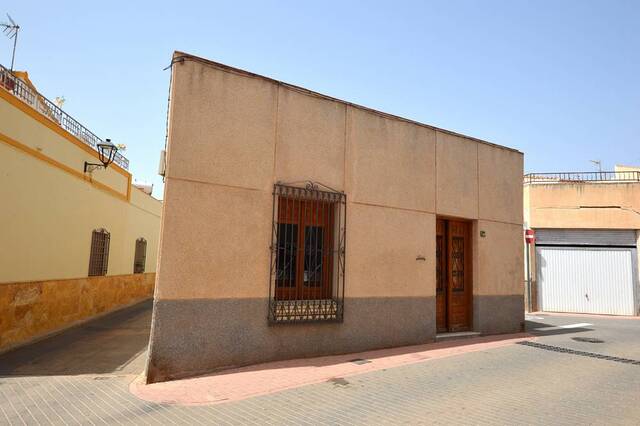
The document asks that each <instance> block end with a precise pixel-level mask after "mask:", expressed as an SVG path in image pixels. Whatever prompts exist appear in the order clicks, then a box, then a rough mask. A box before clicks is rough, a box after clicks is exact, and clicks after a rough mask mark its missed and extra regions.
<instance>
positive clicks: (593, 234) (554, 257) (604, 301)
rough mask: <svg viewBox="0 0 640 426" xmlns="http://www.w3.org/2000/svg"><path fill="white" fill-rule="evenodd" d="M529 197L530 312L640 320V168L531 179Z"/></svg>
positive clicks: (526, 190) (527, 183)
mask: <svg viewBox="0 0 640 426" xmlns="http://www.w3.org/2000/svg"><path fill="white" fill-rule="evenodd" d="M523 194H524V220H525V226H527V227H529V228H531V229H533V230H535V234H536V241H535V244H532V245H530V246H529V247H528V250H529V257H530V259H531V266H530V271H531V306H530V308H531V309H532V310H543V311H559V312H581V313H594V314H610V315H639V314H640V284H639V281H638V276H639V275H640V274H639V272H640V271H639V270H638V264H639V263H640V259H639V258H638V249H637V248H638V245H640V167H631V166H616V167H615V170H614V171H611V172H586V173H532V174H528V175H526V176H525V180H524V191H523ZM527 293H528V292H527ZM527 305H528V303H527Z"/></svg>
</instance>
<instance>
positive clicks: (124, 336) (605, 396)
mask: <svg viewBox="0 0 640 426" xmlns="http://www.w3.org/2000/svg"><path fill="white" fill-rule="evenodd" d="M150 307H151V305H150V303H145V304H142V305H138V306H136V307H133V308H130V309H128V310H126V311H124V312H120V313H117V314H114V315H111V316H108V317H105V318H103V319H99V320H97V321H94V322H91V323H88V324H86V325H84V326H81V327H78V328H75V329H73V330H71V331H69V332H66V333H64V334H61V335H58V336H55V337H53V338H50V339H48V340H45V341H42V342H40V343H37V344H34V345H31V346H29V347H26V348H22V349H19V350H17V351H14V352H11V353H8V354H5V355H2V356H0V423H8V424H93V425H98V424H114V423H115V424H313V425H316V424H338V423H342V424H382V423H386V424H432V423H433V424H451V423H455V424H479V423H483V424H484V423H486V424H511V425H512V424H636V425H637V424H640V404H639V403H638V395H640V362H639V361H640V320H637V319H617V318H605V317H579V316H548V315H544V314H536V315H533V316H531V317H530V318H529V321H528V323H527V326H528V331H530V332H531V333H533V334H535V335H536V336H539V338H538V339H536V340H534V341H531V342H526V343H525V344H512V345H509V346H504V347H499V348H493V349H488V350H482V351H476V352H470V353H465V354H462V355H456V356H451V357H447V358H442V359H434V360H430V361H426V362H417V363H414V364H410V365H404V366H399V367H395V368H388V369H385V370H380V371H373V372H368V373H364V374H360V375H356V376H349V377H346V378H335V379H333V380H330V381H327V382H323V383H318V384H312V385H307V386H303V387H299V388H295V389H290V390H285V391H281V392H277V393H272V394H268V395H263V396H258V397H253V398H249V399H245V400H241V401H235V402H228V403H221V404H217V405H207V406H186V407H184V406H176V405H168V404H155V403H150V402H145V401H142V400H139V399H137V398H136V397H135V396H133V395H132V394H130V393H129V390H128V385H129V383H130V382H131V381H132V380H133V379H134V378H135V377H136V375H137V374H138V373H139V372H140V371H141V370H142V368H143V365H144V351H145V348H146V342H147V338H148V330H149V321H150V316H151V312H150Z"/></svg>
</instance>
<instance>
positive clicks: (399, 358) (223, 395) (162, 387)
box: [129, 333, 535, 405]
mask: <svg viewBox="0 0 640 426" xmlns="http://www.w3.org/2000/svg"><path fill="white" fill-rule="evenodd" d="M534 339H535V337H533V336H531V335H529V334H526V333H518V334H505V335H500V336H486V337H477V338H471V339H464V340H456V341H451V342H438V343H430V344H425V345H416V346H404V347H400V348H392V349H382V350H376V351H369V352H359V353H352V354H347V355H336V356H325V357H318V358H305V359H295V360H290V361H278V362H269V363H264V364H257V365H252V366H248V367H242V368H235V369H229V370H225V371H222V372H220V373H217V374H213V375H209V376H201V377H194V378H191V379H183V380H175V381H171V382H164V383H154V384H151V385H146V384H144V380H143V378H142V377H139V378H138V379H137V380H134V381H133V382H132V383H131V385H130V387H129V390H130V391H131V393H133V394H134V395H135V396H137V397H138V398H140V399H143V400H145V401H150V402H158V403H164V404H178V405H207V404H217V403H222V402H228V401H238V400H242V399H246V398H249V397H252V396H258V395H267V394H271V393H275V392H279V391H282V390H285V389H292V388H297V387H300V386H304V385H309V384H314V383H321V382H326V381H328V380H331V379H336V378H341V377H348V376H353V375H357V374H361V373H366V372H370V371H377V370H383V369H387V368H393V367H398V366H401V365H407V364H414V363H417V362H423V361H429V360H433V359H438V358H446V357H450V356H455V355H459V354H464V353H469V352H477V351H484V350H488V349H493V348H500V347H504V346H508V345H512V344H514V343H516V342H521V341H525V340H534ZM355 359H364V360H368V361H370V362H368V363H364V364H356V363H354V362H352V361H353V360H355Z"/></svg>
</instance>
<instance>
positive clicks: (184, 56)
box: [171, 50, 524, 155]
mask: <svg viewBox="0 0 640 426" xmlns="http://www.w3.org/2000/svg"><path fill="white" fill-rule="evenodd" d="M184 60H193V61H195V62H199V63H202V64H204V65H209V66H213V67H214V68H218V69H220V70H223V71H228V72H232V73H236V74H240V75H244V76H247V77H253V78H259V79H262V80H266V81H269V82H271V83H275V84H277V85H281V86H284V87H287V88H290V89H293V90H296V91H299V92H302V93H306V94H308V95H312V96H317V97H319V98H323V99H327V100H330V101H334V102H339V103H341V104H344V105H347V106H350V107H353V108H358V109H360V110H363V111H367V112H370V113H373V114H376V115H380V116H382V117H385V118H391V119H394V120H399V121H404V122H406V123H411V124H415V125H418V126H420V127H426V128H428V129H432V130H435V131H438V132H442V133H446V134H449V135H453V136H458V137H462V138H465V139H470V140H472V141H475V142H478V143H481V144H484V145H489V146H492V147H494V148H501V149H504V150H507V151H511V152H515V153H518V154H521V155H524V153H523V152H522V151H520V150H517V149H515V148H510V147H508V146H504V145H499V144H497V143H493V142H489V141H486V140H484V139H479V138H476V137H474V136H469V135H465V134H463V133H458V132H454V131H452V130H447V129H443V128H441V127H437V126H433V125H430V124H426V123H421V122H419V121H415V120H411V119H409V118H405V117H401V116H399V115H394V114H390V113H388V112H384V111H380V110H377V109H374V108H369V107H366V106H364V105H360V104H356V103H353V102H349V101H345V100H343V99H340V98H335V97H333V96H329V95H325V94H324V93H320V92H315V91H313V90H310V89H307V88H304V87H301V86H296V85H295V84H290V83H287V82H284V81H281V80H276V79H275V78H271V77H267V76H264V75H262V74H256V73H254V72H251V71H247V70H243V69H241V68H236V67H232V66H230V65H226V64H223V63H220V62H216V61H212V60H210V59H206V58H203V57H200V56H196V55H192V54H190V53H186V52H182V51H179V50H176V51H174V52H173V59H172V61H171V65H173V64H175V63H176V62H181V61H184Z"/></svg>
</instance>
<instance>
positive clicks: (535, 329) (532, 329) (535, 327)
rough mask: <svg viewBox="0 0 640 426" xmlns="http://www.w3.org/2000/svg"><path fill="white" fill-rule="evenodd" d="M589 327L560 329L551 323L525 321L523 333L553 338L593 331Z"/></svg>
mask: <svg viewBox="0 0 640 426" xmlns="http://www.w3.org/2000/svg"><path fill="white" fill-rule="evenodd" d="M593 330H594V329H593V328H590V327H576V328H562V327H559V326H557V325H554V324H551V323H544V322H537V321H531V320H527V321H526V326H525V331H526V332H527V333H531V334H533V335H534V336H555V335H558V334H574V333H583V332H586V331H593Z"/></svg>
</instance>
